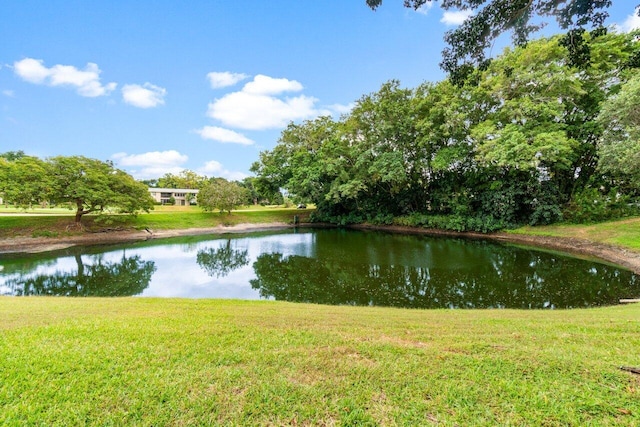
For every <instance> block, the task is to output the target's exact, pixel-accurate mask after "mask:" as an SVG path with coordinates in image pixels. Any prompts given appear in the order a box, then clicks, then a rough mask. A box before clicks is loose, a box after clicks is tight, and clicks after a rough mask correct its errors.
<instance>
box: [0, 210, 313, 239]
mask: <svg viewBox="0 0 640 427" xmlns="http://www.w3.org/2000/svg"><path fill="white" fill-rule="evenodd" d="M46 212H47V210H33V211H31V210H30V211H28V212H26V213H25V212H23V211H18V210H15V209H14V210H12V211H11V212H6V211H5V212H4V213H3V214H0V238H11V237H16V236H27V237H54V238H55V237H60V236H68V235H74V234H81V232H80V231H78V230H76V229H75V228H74V227H73V213H72V212H71V211H69V210H67V211H65V212H66V214H64V215H61V214H60V213H58V212H55V213H54V214H46ZM310 213H311V210H302V209H295V208H282V207H260V208H253V207H252V208H245V209H240V210H238V211H234V212H233V213H232V214H231V215H228V214H226V213H224V214H221V213H218V212H215V213H211V212H203V211H202V209H200V208H198V207H193V206H171V207H166V206H157V209H156V210H154V211H152V212H150V213H148V214H146V213H145V214H140V215H138V216H137V217H135V218H128V217H120V218H122V221H115V222H113V223H111V224H105V223H97V222H96V218H97V217H96V216H93V215H87V216H86V217H84V218H83V219H82V223H83V224H84V225H85V226H86V227H87V228H88V229H97V230H99V229H102V228H112V229H114V228H115V229H118V228H121V229H137V230H144V229H145V228H149V229H152V230H176V229H187V228H212V227H216V226H219V225H237V224H264V223H274V222H278V223H286V224H289V223H293V219H294V216H298V218H299V220H300V221H302V222H304V221H307V220H308V217H309V215H310ZM113 218H115V219H118V217H117V216H114V217H113Z"/></svg>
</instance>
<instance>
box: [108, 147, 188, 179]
mask: <svg viewBox="0 0 640 427" xmlns="http://www.w3.org/2000/svg"><path fill="white" fill-rule="evenodd" d="M111 158H112V159H113V160H114V161H115V162H116V164H117V166H118V167H119V168H124V169H127V171H128V172H129V173H130V174H131V175H133V176H134V177H135V178H137V179H145V178H159V177H161V176H163V175H164V174H166V173H172V174H178V173H180V172H181V171H182V170H183V169H184V167H182V166H181V165H182V164H184V163H185V162H186V161H187V160H189V157H188V156H187V155H186V154H180V153H179V152H178V151H176V150H167V151H150V152H147V153H142V154H127V153H116V154H114V155H113V156H111Z"/></svg>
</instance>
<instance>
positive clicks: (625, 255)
mask: <svg viewBox="0 0 640 427" xmlns="http://www.w3.org/2000/svg"><path fill="white" fill-rule="evenodd" d="M302 226H303V227H309V226H311V225H310V224H304V225H302ZM314 226H315V225H314ZM292 227H293V225H290V224H285V223H268V224H238V225H234V226H217V227H212V228H190V229H183V230H148V231H133V230H132V231H109V232H97V233H88V232H87V233H83V234H78V235H73V236H64V237H57V238H49V237H36V238H34V237H15V238H9V239H0V254H2V253H5V254H6V253H37V252H48V251H54V250H59V249H65V248H69V247H72V246H79V245H100V244H112V243H126V242H137V241H143V240H150V239H160V238H165V237H178V236H197V235H204V234H227V233H243V232H248V231H263V230H278V229H286V228H292ZM350 228H352V229H357V230H382V231H391V232H397V233H410V234H424V235H433V236H452V237H467V238H478V239H489V240H495V241H499V242H507V243H516V244H521V245H527V246H536V247H541V248H547V249H553V250H558V251H563V252H568V253H571V254H575V255H586V256H591V257H595V258H599V259H601V260H604V261H607V262H610V263H614V264H617V265H620V266H623V267H626V268H628V269H629V270H631V271H633V272H634V273H636V274H640V252H634V251H632V250H629V249H625V248H621V247H618V246H613V245H606V244H602V243H595V242H592V241H589V240H584V239H577V238H564V237H547V236H531V235H522V234H510V233H492V234H481V233H457V232H450V231H441V230H430V229H421V228H413V227H401V226H369V225H356V226H352V227H350Z"/></svg>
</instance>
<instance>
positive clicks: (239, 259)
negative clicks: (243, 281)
mask: <svg viewBox="0 0 640 427" xmlns="http://www.w3.org/2000/svg"><path fill="white" fill-rule="evenodd" d="M196 261H197V262H198V265H199V266H200V267H201V268H202V269H203V270H204V271H206V272H207V274H208V275H209V276H211V277H216V278H220V277H224V276H226V275H227V274H229V273H231V272H232V271H233V270H235V269H238V268H240V267H244V266H245V265H248V264H249V251H247V250H237V249H233V248H232V247H231V239H227V243H226V244H225V245H224V246H222V247H219V248H217V249H213V248H207V249H201V250H199V251H198V255H197V257H196Z"/></svg>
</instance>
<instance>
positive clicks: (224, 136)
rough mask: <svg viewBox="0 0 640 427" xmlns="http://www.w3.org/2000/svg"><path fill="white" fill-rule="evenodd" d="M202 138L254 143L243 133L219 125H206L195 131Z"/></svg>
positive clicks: (235, 142)
mask: <svg viewBox="0 0 640 427" xmlns="http://www.w3.org/2000/svg"><path fill="white" fill-rule="evenodd" d="M195 132H196V133H197V134H198V135H200V136H201V137H202V139H211V140H214V141H218V142H229V143H233V144H242V145H252V144H253V141H252V140H250V139H249V138H247V137H246V136H244V135H242V134H241V133H238V132H235V131H232V130H230V129H224V128H221V127H217V126H205V127H203V128H202V129H197V130H196V131H195Z"/></svg>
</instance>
